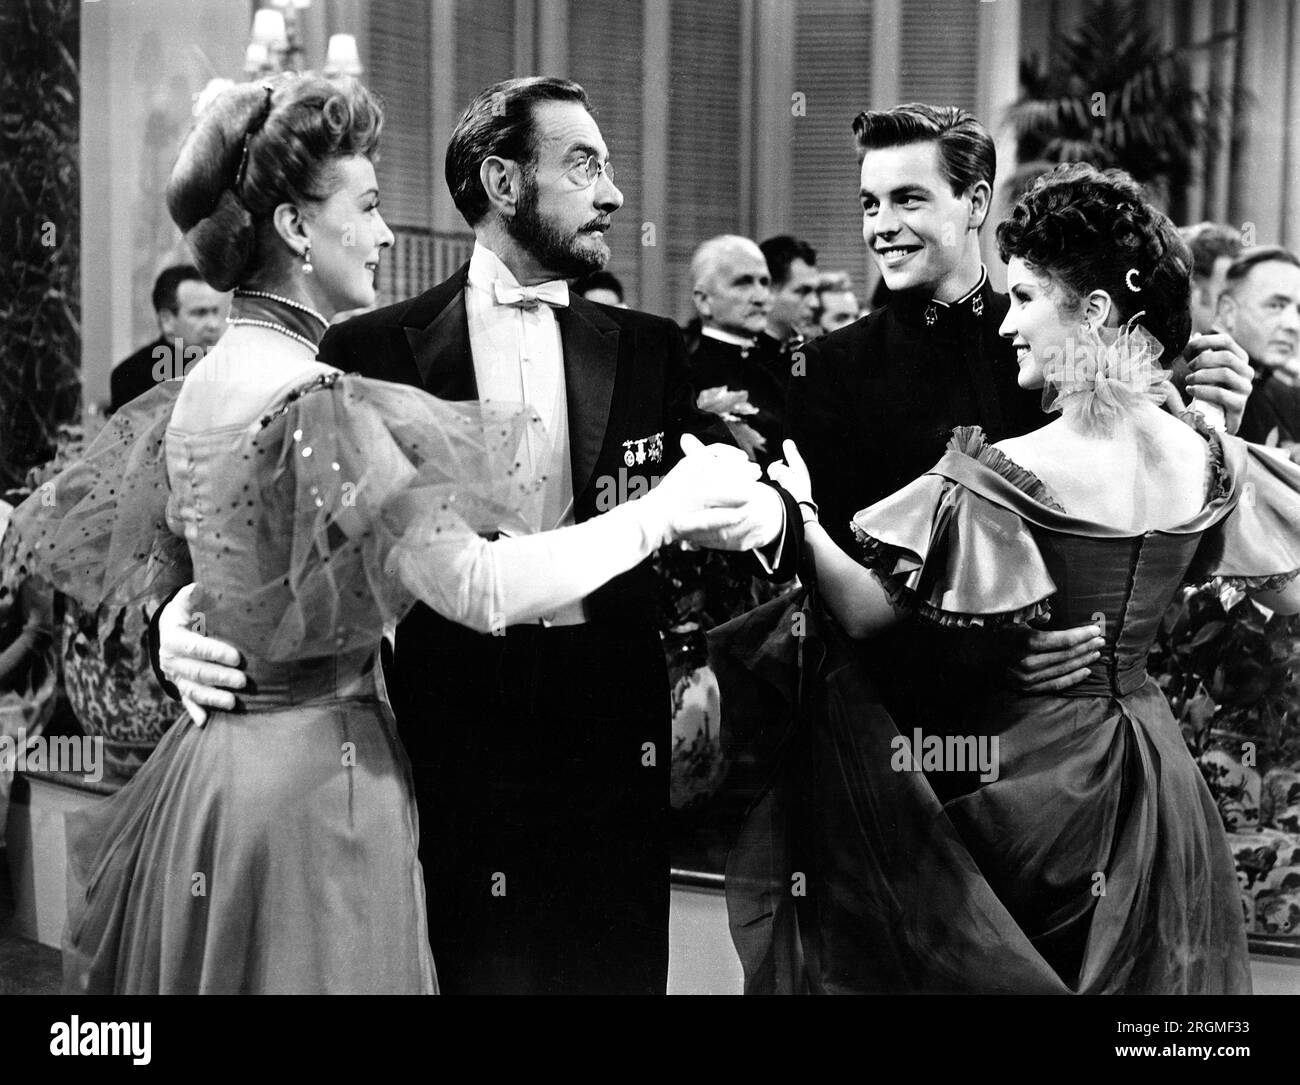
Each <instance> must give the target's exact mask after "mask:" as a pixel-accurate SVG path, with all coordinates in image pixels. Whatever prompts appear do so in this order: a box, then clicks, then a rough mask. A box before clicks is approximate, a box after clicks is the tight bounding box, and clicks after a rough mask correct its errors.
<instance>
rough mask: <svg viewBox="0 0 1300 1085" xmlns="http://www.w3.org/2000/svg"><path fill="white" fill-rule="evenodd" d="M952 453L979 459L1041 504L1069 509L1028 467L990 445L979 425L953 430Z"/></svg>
mask: <svg viewBox="0 0 1300 1085" xmlns="http://www.w3.org/2000/svg"><path fill="white" fill-rule="evenodd" d="M946 448H947V449H948V451H950V452H961V453H964V454H965V455H967V456H970V457H971V459H974V460H979V462H980V463H982V464H983V465H984V466H985V467H987V468H989V469H990V470H993V471H996V472H997V473H998V474H999V475H1001V476H1002V477H1003V478H1004V479H1006V480H1007V481H1008V482H1009V483H1011V485H1013V486H1015V487H1017V488H1018V489H1021V490H1024V491H1025V493H1027V494H1028V495H1029V496H1030V497H1032V498H1033V499H1034V500H1035V501H1037V502H1038V503H1039V504H1041V505H1046V506H1047V507H1048V508H1052V509H1056V511H1057V512H1066V511H1067V510H1066V508H1065V506H1063V505H1061V504H1059V503H1058V502H1057V501H1056V499H1055V498H1054V497H1053V496H1052V492H1051V491H1050V490H1049V489H1048V488H1047V485H1046V483H1044V482H1043V480H1042V479H1040V478H1039V477H1038V476H1037V475H1036V474H1034V473H1033V472H1032V471H1030V470H1029V469H1028V468H1026V467H1021V466H1020V464H1018V463H1016V461H1015V460H1013V459H1010V458H1009V457H1008V456H1006V455H1005V454H1004V453H1003V452H1002V450H1001V449H998V448H994V447H993V446H992V445H991V444H989V443H988V438H987V437H986V436H985V434H984V430H983V429H982V428H981V427H979V426H958V427H957V428H956V429H954V430H953V431H952V436H951V437H950V438H948V444H947V446H946Z"/></svg>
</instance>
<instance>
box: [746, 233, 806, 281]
mask: <svg viewBox="0 0 1300 1085" xmlns="http://www.w3.org/2000/svg"><path fill="white" fill-rule="evenodd" d="M758 247H759V248H760V249H762V250H763V258H764V259H765V260H766V261H767V270H768V273H769V274H770V275H771V276H772V285H773V286H782V285H784V284H785V282H786V281H787V280H788V279H789V278H790V265H791V264H793V263H794V262H795V261H796V260H802V261H803V262H804V263H805V264H807V265H808V266H809V267H813V266H815V265H816V263H817V250H816V249H814V248H813V247H812V246H811V245H809V244H808V242H807V241H801V240H800V239H799V238H797V237H791V236H790V235H789V234H777V236H776V237H769V238H768V239H767V240H766V241H760V242H759V244H758Z"/></svg>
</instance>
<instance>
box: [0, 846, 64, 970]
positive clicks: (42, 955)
mask: <svg viewBox="0 0 1300 1085" xmlns="http://www.w3.org/2000/svg"><path fill="white" fill-rule="evenodd" d="M0 855H3V852H0ZM12 915H13V896H12V894H11V892H10V889H9V866H8V864H7V863H4V862H0V995H53V994H58V992H59V986H60V979H61V974H60V968H59V951H58V950H57V949H51V948H50V947H49V946H43V945H41V944H40V943H39V942H33V941H30V940H29V939H26V938H19V937H18V935H16V934H13V933H11V932H10V929H9V927H10V918H11V917H12Z"/></svg>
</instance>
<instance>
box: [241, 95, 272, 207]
mask: <svg viewBox="0 0 1300 1085" xmlns="http://www.w3.org/2000/svg"><path fill="white" fill-rule="evenodd" d="M262 89H263V90H264V91H266V97H265V98H264V99H263V100H262V108H261V109H259V110H258V112H257V116H255V117H254V118H253V119H252V120H251V121H249V123H248V128H247V130H246V131H245V132H244V150H243V153H242V154H240V156H239V168H238V169H237V170H235V183H234V184H233V185H231V186H230V187H231V189H232V190H233V191H234V193H235V195H236V196H238V195H239V187H240V186H241V185H242V184H243V183H244V172H245V170H247V169H248V144H249V141H250V140H252V138H253V137H254V136H255V135H257V133H258V132H260V131H261V130H262V128H263V127H264V126H265V125H266V121H267V118H268V117H270V115H271V95H272V94H274V93H275V87H273V86H272V85H271V84H270V83H263V84H262Z"/></svg>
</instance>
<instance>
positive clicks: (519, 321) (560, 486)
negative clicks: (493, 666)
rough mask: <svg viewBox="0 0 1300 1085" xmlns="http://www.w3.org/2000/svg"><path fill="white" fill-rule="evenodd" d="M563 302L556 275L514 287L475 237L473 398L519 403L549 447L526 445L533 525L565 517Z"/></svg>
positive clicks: (569, 518)
mask: <svg viewBox="0 0 1300 1085" xmlns="http://www.w3.org/2000/svg"><path fill="white" fill-rule="evenodd" d="M568 304H569V287H568V284H567V283H565V282H564V281H563V280H559V281H556V282H552V283H542V284H540V285H539V286H536V287H523V286H520V284H519V280H518V279H516V278H515V276H514V274H513V273H512V272H511V271H510V269H509V268H508V267H506V265H505V264H503V263H502V262H501V259H500V258H499V257H498V256H497V254H496V253H494V252H493V251H492V250H491V249H488V248H485V247H484V246H482V245H479V244H475V246H474V252H473V254H472V255H471V256H470V261H469V282H468V286H467V288H466V290H465V312H466V316H467V318H468V321H469V346H470V354H471V356H472V357H473V359H474V379H475V381H476V383H477V385H478V397H479V399H480V400H482V401H483V402H485V403H491V402H497V403H526V404H528V405H529V406H530V407H532V408H533V410H535V411H536V412H537V413H538V415H539V416H540V417H541V419H542V422H543V423H544V425H545V426H546V433H547V435H548V436H549V438H550V440H549V442H548V447H546V448H536V447H533V446H531V445H530V447H529V449H528V453H529V455H530V456H531V457H533V460H532V463H531V464H530V466H531V467H532V468H533V469H534V470H537V471H540V472H542V473H543V474H545V475H546V489H545V494H544V501H543V503H542V517H541V522H540V523H538V524H535V525H533V526H534V527H536V528H537V529H538V530H539V531H548V530H550V529H552V528H556V527H563V526H566V525H568V524H572V523H573V522H574V521H573V465H572V460H571V458H570V455H569V409H568V402H567V399H566V392H565V382H564V348H563V345H562V343H561V340H560V325H559V322H558V321H557V320H556V319H555V307H564V306H567V305H568ZM585 620H586V619H585V617H584V614H583V609H582V604H581V603H575V604H573V605H571V606H569V607H565V608H562V609H561V610H559V611H557V612H556V613H555V614H554V615H552V616H550V617H548V618H547V619H544V620H543V623H542V624H544V625H574V624H577V623H580V622H583V621H585Z"/></svg>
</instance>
